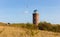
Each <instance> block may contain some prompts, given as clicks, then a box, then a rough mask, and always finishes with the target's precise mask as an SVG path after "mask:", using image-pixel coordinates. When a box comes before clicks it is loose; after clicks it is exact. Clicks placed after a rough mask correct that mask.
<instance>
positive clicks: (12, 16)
mask: <svg viewBox="0 0 60 37" xmlns="http://www.w3.org/2000/svg"><path fill="white" fill-rule="evenodd" d="M34 9H37V10H38V11H39V14H40V21H47V22H50V23H56V24H60V0H0V22H10V23H27V22H29V23H32V13H33V10H34Z"/></svg>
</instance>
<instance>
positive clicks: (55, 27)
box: [38, 22, 60, 32]
mask: <svg viewBox="0 0 60 37" xmlns="http://www.w3.org/2000/svg"><path fill="white" fill-rule="evenodd" d="M38 27H39V29H40V30H47V31H53V32H60V25H59V24H51V23H47V22H40V23H39V26H38Z"/></svg>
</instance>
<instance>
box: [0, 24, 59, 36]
mask: <svg viewBox="0 0 60 37" xmlns="http://www.w3.org/2000/svg"><path fill="white" fill-rule="evenodd" d="M0 37H60V33H58V32H51V31H46V30H39V29H37V28H34V26H33V25H28V24H27V25H25V24H23V25H22V24H9V25H7V24H4V23H0Z"/></svg>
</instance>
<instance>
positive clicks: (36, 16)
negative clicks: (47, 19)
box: [33, 10, 39, 26]
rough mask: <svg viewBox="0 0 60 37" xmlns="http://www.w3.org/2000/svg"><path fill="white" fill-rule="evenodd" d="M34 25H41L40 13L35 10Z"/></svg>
mask: <svg viewBox="0 0 60 37" xmlns="http://www.w3.org/2000/svg"><path fill="white" fill-rule="evenodd" d="M33 24H34V25H36V26H38V24H39V13H38V11H37V10H34V13H33Z"/></svg>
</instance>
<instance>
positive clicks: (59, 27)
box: [0, 22, 60, 32]
mask: <svg viewBox="0 0 60 37" xmlns="http://www.w3.org/2000/svg"><path fill="white" fill-rule="evenodd" d="M0 26H12V27H22V28H27V29H30V30H37V29H39V30H46V31H53V32H60V24H51V23H47V22H40V23H39V25H38V27H36V26H34V25H33V24H30V23H27V24H24V23H14V24H10V23H7V24H6V23H2V22H0Z"/></svg>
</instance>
